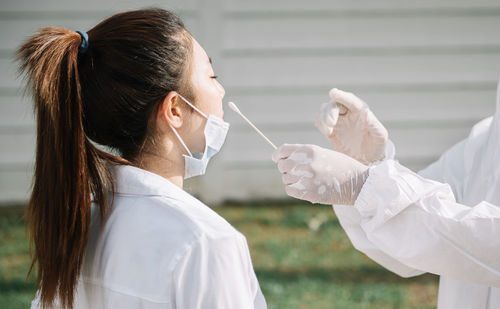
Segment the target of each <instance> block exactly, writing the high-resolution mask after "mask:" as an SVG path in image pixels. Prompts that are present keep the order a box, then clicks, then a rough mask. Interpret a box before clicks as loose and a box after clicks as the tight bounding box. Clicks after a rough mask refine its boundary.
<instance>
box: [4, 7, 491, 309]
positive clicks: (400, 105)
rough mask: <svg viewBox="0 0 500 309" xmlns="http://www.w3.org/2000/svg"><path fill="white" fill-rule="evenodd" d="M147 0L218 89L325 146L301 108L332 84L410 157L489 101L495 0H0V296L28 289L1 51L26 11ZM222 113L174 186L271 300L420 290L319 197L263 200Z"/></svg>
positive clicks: (19, 299) (30, 127)
mask: <svg viewBox="0 0 500 309" xmlns="http://www.w3.org/2000/svg"><path fill="white" fill-rule="evenodd" d="M149 6H158V7H161V8H165V9H169V10H173V11H174V12H176V13H177V14H178V15H180V16H181V17H182V19H183V20H184V22H185V24H186V26H187V28H188V29H189V30H190V32H191V33H192V34H193V36H194V37H195V38H196V39H197V40H198V41H199V42H200V43H201V45H202V46H203V47H204V48H205V49H206V51H207V53H208V54H209V56H210V57H211V58H212V60H213V66H214V70H215V73H216V75H218V76H219V78H220V81H221V83H222V84H223V85H224V86H225V88H226V93H227V94H226V100H225V101H226V102H227V101H234V102H236V103H237V104H238V106H239V108H240V110H241V111H242V112H243V113H245V114H246V115H247V117H248V118H250V119H251V120H252V121H253V122H254V123H255V124H256V125H257V127H259V128H260V129H261V130H262V131H263V132H264V133H265V134H266V135H268V136H269V138H270V139H271V140H272V141H273V142H274V143H275V144H277V145H279V144H282V143H314V144H319V145H321V146H325V147H328V146H329V144H328V141H327V140H326V138H324V137H323V136H322V135H321V134H320V133H319V132H318V131H317V130H316V129H315V128H314V125H313V122H314V117H315V115H316V113H317V112H318V110H319V106H320V104H321V103H323V102H326V101H328V90H329V89H330V88H332V87H337V88H340V89H343V90H348V91H351V92H354V93H356V94H357V95H358V96H359V97H361V98H362V99H364V100H365V101H366V102H367V103H368V104H369V105H370V107H371V108H372V110H373V111H374V112H375V114H376V115H377V116H378V117H379V119H380V120H381V122H382V123H383V124H384V125H385V126H386V127H387V128H388V130H389V134H390V138H391V139H392V140H393V141H394V143H395V145H396V149H397V155H396V158H397V159H398V160H399V161H400V162H402V163H403V164H404V165H406V166H408V167H409V168H411V169H413V170H419V169H421V168H423V167H425V166H426V165H427V164H429V163H430V162H432V161H433V160H435V159H437V158H438V157H439V155H440V154H441V153H442V152H443V151H444V150H446V149H447V148H449V147H450V146H451V145H453V144H454V143H456V142H458V141H459V140H461V139H462V138H464V137H466V136H467V134H468V132H469V130H470V128H471V126H472V125H473V124H474V123H475V122H477V121H478V120H480V119H482V118H484V117H487V116H489V115H491V114H492V113H493V112H494V107H495V90H496V82H497V79H498V77H499V74H500V36H499V34H498V29H500V2H499V1H495V0H489V1H487V0H475V1H470V0H441V1H435V0H420V1H402V0H379V1H371V0H358V1H351V0H309V1H303V0H252V1H248V0H164V1H149V0H142V1H139V0H124V1H118V0H86V1H74V0H43V1H36V0H31V1H28V0H0V213H1V215H0V308H18V307H19V308H25V307H26V306H27V305H26V304H27V303H29V302H28V301H29V299H30V298H31V296H32V290H33V280H32V279H30V280H29V281H27V282H26V281H24V276H25V274H26V269H27V265H28V262H29V260H28V255H27V243H26V239H25V235H24V228H23V226H22V220H21V217H20V214H21V213H22V208H23V205H24V204H25V203H26V201H27V198H28V196H29V192H30V185H31V177H32V167H33V160H34V149H35V138H36V137H35V123H34V121H33V113H32V106H31V102H30V98H29V96H26V97H23V95H22V94H23V93H22V89H21V85H22V81H21V80H20V79H19V78H17V73H16V70H17V64H16V63H15V62H14V61H13V57H14V51H15V49H16V47H17V46H18V45H19V44H20V43H21V42H22V41H23V40H24V39H26V38H27V37H28V36H29V35H31V34H32V33H33V32H35V31H36V30H37V29H38V28H39V27H42V26H62V27H67V28H69V29H75V30H89V29H90V28H91V27H92V26H94V25H95V24H97V23H98V22H99V21H100V20H102V19H103V18H105V17H107V16H109V15H111V14H113V13H116V12H119V11H123V10H129V9H137V8H143V7H149ZM90 44H91V43H90ZM225 117H226V120H227V121H229V122H230V123H231V129H230V131H229V135H228V138H227V141H226V144H225V146H224V148H223V151H222V152H221V153H220V155H218V156H217V157H216V158H215V159H214V161H213V162H212V163H211V165H210V167H209V169H208V173H207V175H206V176H205V177H198V178H195V179H193V180H192V181H190V182H188V184H187V190H189V191H190V192H192V193H193V194H194V195H196V196H198V197H200V198H201V199H202V200H203V201H204V202H206V203H208V204H210V205H213V206H216V205H223V207H219V208H217V211H219V212H220V213H221V214H222V215H223V216H225V217H226V218H227V219H228V220H229V221H230V222H231V223H233V224H234V225H235V226H236V227H237V228H239V229H240V230H242V231H243V232H244V233H245V235H246V236H247V238H248V239H249V242H250V245H251V251H252V256H253V259H254V263H255V266H256V271H257V275H258V276H259V279H260V281H261V285H262V286H263V290H264V294H266V296H267V298H268V301H269V305H270V308H284V307H287V308H332V306H333V305H334V308H424V307H433V306H435V296H436V295H435V293H436V279H435V277H432V276H429V275H427V276H422V277H419V278H416V279H412V280H413V281H412V280H403V279H400V278H398V277H396V276H394V275H392V274H390V273H389V272H387V271H385V270H383V269H382V268H380V267H378V266H376V265H375V264H373V263H371V262H370V261H369V260H368V259H367V258H366V257H364V256H363V255H362V254H360V253H357V252H356V251H355V250H354V249H353V248H352V247H351V245H350V243H349V241H348V239H347V238H346V236H345V235H344V233H343V232H342V230H341V228H340V226H339V225H338V221H336V219H335V216H334V214H333V212H332V211H331V208H330V207H318V206H314V207H310V206H308V205H306V204H302V203H296V202H292V201H290V200H284V201H283V202H269V201H270V200H273V201H277V200H281V199H284V198H286V196H285V193H284V190H283V187H282V185H281V181H280V174H279V173H278V172H277V169H276V167H275V165H274V164H273V163H272V161H271V160H270V157H271V153H272V149H271V148H270V147H269V146H268V145H267V144H266V143H265V142H264V141H263V140H262V139H261V138H260V137H259V136H258V135H256V134H255V132H254V131H252V130H251V129H250V128H249V127H248V125H246V123H244V122H243V121H242V120H241V119H240V118H239V116H237V115H235V114H234V113H233V112H232V111H230V110H229V109H227V108H226V116H225ZM266 201H267V202H266ZM270 235H273V237H269V236H270ZM321 235H322V236H321ZM9 306H10V307H9ZM365 306H366V307H365Z"/></svg>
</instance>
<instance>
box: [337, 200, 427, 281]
mask: <svg viewBox="0 0 500 309" xmlns="http://www.w3.org/2000/svg"><path fill="white" fill-rule="evenodd" d="M333 209H334V211H335V214H336V215H337V218H338V219H339V222H340V225H341V226H342V228H343V229H344V231H345V232H346V234H347V236H348V237H349V239H350V240H351V243H352V245H353V246H354V248H356V249H357V250H359V251H361V252H363V253H364V254H366V256H368V257H369V258H370V259H372V260H373V261H375V262H377V263H378V264H380V265H382V266H383V267H385V268H387V269H388V270H390V271H392V272H393V273H395V274H397V275H399V276H401V277H404V278H408V277H413V276H418V275H421V274H423V273H425V272H423V271H420V270H418V269H415V268H412V267H409V266H408V265H405V264H403V263H401V262H400V261H398V260H397V259H395V258H393V257H391V256H390V255H388V254H386V253H385V252H384V251H382V250H380V249H379V248H378V247H376V246H375V245H374V244H373V243H372V242H371V241H370V240H369V239H368V236H367V235H366V233H365V231H364V230H363V229H362V228H361V222H362V217H361V215H360V213H359V211H358V210H357V209H356V208H354V207H352V206H348V205H334V206H333Z"/></svg>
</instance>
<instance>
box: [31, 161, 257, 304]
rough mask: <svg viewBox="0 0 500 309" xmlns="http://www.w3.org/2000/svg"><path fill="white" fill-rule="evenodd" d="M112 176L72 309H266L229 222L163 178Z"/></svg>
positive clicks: (136, 172)
mask: <svg viewBox="0 0 500 309" xmlns="http://www.w3.org/2000/svg"><path fill="white" fill-rule="evenodd" d="M114 178H115V194H114V200H113V204H112V205H113V206H112V210H111V212H110V215H109V218H108V219H107V221H106V223H105V225H104V227H103V229H102V230H100V218H99V215H98V211H97V210H98V209H97V208H93V213H92V226H91V234H90V238H89V243H88V245H87V249H86V253H85V257H84V261H83V265H82V271H81V276H80V279H79V282H78V287H77V291H76V295H75V306H74V308H75V309H77V308H92V309H98V308H120V309H127V308H144V309H149V308H151V309H152V308H155V309H156V308H209V309H212V308H228V309H235V308H238V309H244V308H249V309H250V308H259V309H260V308H266V302H265V300H264V297H263V295H262V292H261V290H260V287H259V283H258V281H257V278H256V276H255V272H254V270H253V266H252V261H251V259H250V253H249V250H248V245H247V242H246V239H245V237H244V236H243V235H242V234H241V233H239V232H238V231H237V230H236V229H234V228H233V227H232V226H231V225H230V224H229V223H228V222H227V221H226V220H224V219H223V218H222V217H220V216H219V215H218V214H217V213H215V212H214V211H213V210H211V209H210V208H209V207H207V206H206V205H204V204H203V203H202V202H200V201H199V200H197V199H196V198H194V197H193V196H191V195H190V194H188V193H187V192H185V191H183V190H181V189H180V188H179V187H177V186H175V185H174V184H172V183H171V182H169V181H168V180H167V179H165V178H163V177H161V176H159V175H156V174H153V173H150V172H148V171H145V170H142V169H139V168H135V167H132V166H118V167H115V168H114ZM37 304H38V299H37V298H36V299H35V300H34V301H33V303H32V308H39V306H38V305H37ZM55 308H57V306H55Z"/></svg>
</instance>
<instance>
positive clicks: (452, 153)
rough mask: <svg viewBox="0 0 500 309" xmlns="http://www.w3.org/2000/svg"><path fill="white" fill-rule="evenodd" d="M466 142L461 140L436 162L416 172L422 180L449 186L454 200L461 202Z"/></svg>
mask: <svg viewBox="0 0 500 309" xmlns="http://www.w3.org/2000/svg"><path fill="white" fill-rule="evenodd" d="M466 143H467V140H463V141H461V142H459V143H458V144H456V145H454V146H453V147H451V148H450V149H449V150H448V151H446V152H445V153H444V154H443V155H442V156H441V157H440V158H439V159H438V160H437V161H436V162H434V163H432V164H431V165H429V166H428V167H426V168H425V169H423V170H421V171H420V172H418V174H419V175H420V176H422V177H424V178H428V179H432V180H435V181H439V182H443V183H447V184H449V185H450V187H451V189H452V191H453V193H454V195H455V199H456V200H459V201H461V200H462V195H463V181H464V178H465V166H464V150H465V146H466Z"/></svg>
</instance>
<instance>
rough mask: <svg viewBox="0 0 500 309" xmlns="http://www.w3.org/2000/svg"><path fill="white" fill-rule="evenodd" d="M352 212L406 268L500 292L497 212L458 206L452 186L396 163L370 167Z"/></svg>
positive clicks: (370, 237)
mask: <svg viewBox="0 0 500 309" xmlns="http://www.w3.org/2000/svg"><path fill="white" fill-rule="evenodd" d="M369 174H370V175H369V177H368V178H367V180H366V182H365V185H364V186H363V188H362V190H361V192H360V194H359V196H358V199H357V200H356V202H355V205H354V207H355V208H356V209H357V210H358V212H359V214H360V216H361V222H360V227H361V229H362V230H363V231H364V233H365V234H366V237H367V239H368V240H369V241H370V242H371V244H373V246H375V247H376V248H378V249H379V250H380V251H382V252H383V253H384V254H386V255H389V256H390V257H392V258H393V259H395V260H397V261H399V263H402V264H404V265H406V266H408V267H411V268H413V269H418V270H421V271H424V272H430V273H434V274H438V275H446V276H449V277H452V278H456V279H459V280H466V281H471V282H475V283H479V284H484V285H490V286H496V287H500V249H499V248H500V238H498V237H492V235H498V233H499V232H500V208H498V207H497V206H495V205H492V204H490V203H487V202H481V203H479V204H477V205H475V206H473V207H468V206H465V205H461V204H459V203H456V201H455V197H454V195H453V192H452V190H451V188H450V185H448V184H443V183H440V182H436V181H433V180H429V179H425V178H423V177H421V176H419V175H418V174H416V173H414V172H412V171H410V170H408V169H407V168H405V167H403V166H401V165H400V164H398V163H397V162H395V161H392V160H388V161H385V162H383V163H381V164H379V165H377V166H374V167H372V168H370V171H369Z"/></svg>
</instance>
